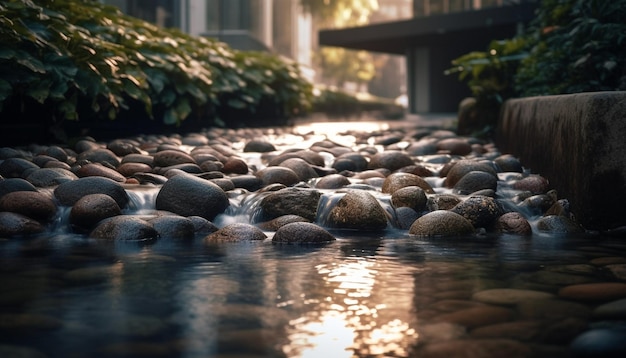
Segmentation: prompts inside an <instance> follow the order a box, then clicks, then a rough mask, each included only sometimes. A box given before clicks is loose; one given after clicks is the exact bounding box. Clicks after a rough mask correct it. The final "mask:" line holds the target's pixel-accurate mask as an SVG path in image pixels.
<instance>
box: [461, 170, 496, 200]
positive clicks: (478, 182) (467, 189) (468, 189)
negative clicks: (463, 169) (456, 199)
mask: <svg viewBox="0 0 626 358" xmlns="http://www.w3.org/2000/svg"><path fill="white" fill-rule="evenodd" d="M497 188H498V180H497V178H496V177H494V176H493V175H492V174H490V173H487V172H481V171H471V172H469V173H467V174H465V175H464V176H463V177H462V178H461V179H460V180H459V181H458V182H457V183H456V184H455V185H454V188H453V192H454V193H456V194H461V195H468V194H471V193H474V192H476V191H479V190H484V189H490V190H494V191H495V190H497Z"/></svg>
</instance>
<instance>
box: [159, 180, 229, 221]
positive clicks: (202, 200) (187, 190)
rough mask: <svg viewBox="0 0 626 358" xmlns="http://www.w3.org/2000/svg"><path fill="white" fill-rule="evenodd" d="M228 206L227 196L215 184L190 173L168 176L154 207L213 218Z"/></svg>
mask: <svg viewBox="0 0 626 358" xmlns="http://www.w3.org/2000/svg"><path fill="white" fill-rule="evenodd" d="M229 206H230V203H229V200H228V196H227V195H226V193H225V192H224V190H222V188H220V187H219V186H217V185H216V184H213V183H211V182H210V181H208V180H205V179H200V178H197V177H195V176H193V175H190V174H180V175H176V176H174V177H173V178H170V179H169V180H168V181H167V182H165V184H163V186H162V187H161V190H160V191H159V194H158V195H157V197H156V209H157V210H164V211H170V212H172V213H174V214H178V215H181V216H194V215H196V216H201V217H203V218H205V219H207V220H213V219H214V218H215V217H216V216H217V215H218V214H221V213H223V212H224V211H225V210H226V209H227V208H228V207H229Z"/></svg>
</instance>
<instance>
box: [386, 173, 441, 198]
mask: <svg viewBox="0 0 626 358" xmlns="http://www.w3.org/2000/svg"><path fill="white" fill-rule="evenodd" d="M407 186H418V187H420V188H422V190H424V191H425V192H426V193H428V194H434V193H435V191H434V190H433V188H432V186H430V184H428V182H426V180H424V178H422V177H419V176H417V175H415V174H410V173H393V174H390V175H389V176H387V178H385V181H384V182H383V185H382V188H381V191H382V192H383V193H386V194H393V193H394V192H395V191H396V190H398V189H400V188H404V187H407Z"/></svg>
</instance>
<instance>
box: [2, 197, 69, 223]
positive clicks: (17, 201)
mask: <svg viewBox="0 0 626 358" xmlns="http://www.w3.org/2000/svg"><path fill="white" fill-rule="evenodd" d="M0 211H10V212H13V213H17V214H22V215H24V216H27V217H29V218H31V219H35V220H39V221H42V222H47V221H49V220H51V219H52V218H53V217H54V216H55V215H56V213H57V207H56V205H55V203H54V201H52V199H50V197H48V196H46V195H45V194H43V193H40V192H37V191H14V192H11V193H8V194H6V195H4V196H2V198H0Z"/></svg>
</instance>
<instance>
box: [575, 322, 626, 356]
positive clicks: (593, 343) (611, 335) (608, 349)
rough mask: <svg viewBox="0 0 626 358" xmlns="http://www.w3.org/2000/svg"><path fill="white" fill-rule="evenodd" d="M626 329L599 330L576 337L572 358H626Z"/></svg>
mask: <svg viewBox="0 0 626 358" xmlns="http://www.w3.org/2000/svg"><path fill="white" fill-rule="evenodd" d="M625 335H626V328H624V327H621V328H618V329H609V328H598V329H592V330H590V331H587V332H585V333H583V334H581V335H580V336H578V337H576V339H574V341H573V342H572V343H571V344H570V350H569V353H570V357H572V358H595V357H603V358H619V357H624V356H626V342H625V341H624V336H625Z"/></svg>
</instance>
